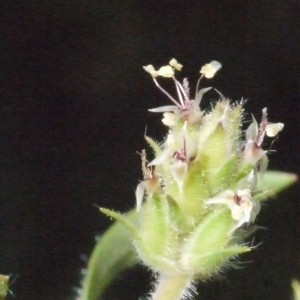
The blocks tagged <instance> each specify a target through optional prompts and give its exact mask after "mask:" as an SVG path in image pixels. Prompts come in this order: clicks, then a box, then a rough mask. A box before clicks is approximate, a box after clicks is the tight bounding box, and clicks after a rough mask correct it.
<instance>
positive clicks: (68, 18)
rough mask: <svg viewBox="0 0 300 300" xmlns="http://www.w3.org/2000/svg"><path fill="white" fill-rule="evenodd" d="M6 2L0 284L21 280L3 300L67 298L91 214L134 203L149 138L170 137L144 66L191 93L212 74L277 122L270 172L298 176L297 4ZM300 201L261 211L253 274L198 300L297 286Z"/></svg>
mask: <svg viewBox="0 0 300 300" xmlns="http://www.w3.org/2000/svg"><path fill="white" fill-rule="evenodd" d="M3 2H6V3H4V4H3ZM3 2H2V4H1V6H2V12H1V21H0V22H1V50H0V51H1V52H0V61H1V68H0V74H1V79H0V85H1V89H0V91H1V99H0V101H1V143H0V147H1V148H0V149H1V151H0V155H1V156H0V157H1V202H0V226H1V227H0V273H5V274H12V278H15V277H17V276H18V277H17V278H16V280H15V282H14V283H13V285H12V286H11V290H12V291H13V292H14V294H15V297H14V298H13V299H33V300H35V299H36V300H44V299H67V296H70V295H72V293H73V292H72V289H74V288H76V287H78V286H79V281H80V277H81V275H80V270H81V268H84V267H85V265H86V262H85V260H86V259H85V256H88V255H89V253H90V251H91V249H92V247H93V245H94V236H95V235H97V234H99V233H101V232H102V231H103V230H104V229H105V228H106V227H107V226H108V225H109V224H110V221H109V220H108V219H107V218H105V217H104V216H102V215H100V214H99V213H98V211H97V209H95V207H94V206H93V204H98V205H101V206H104V207H108V208H114V209H117V210H119V211H126V210H128V209H129V208H131V207H132V206H133V205H134V200H135V199H134V190H135V187H136V184H137V180H138V179H140V178H141V172H140V161H139V157H138V156H137V155H136V153H135V151H137V150H140V149H141V148H143V147H144V145H145V142H144V140H143V134H144V131H145V126H146V125H147V126H148V129H147V130H148V131H147V132H148V134H149V135H151V136H153V137H155V138H156V139H161V138H162V137H163V135H164V134H165V133H166V130H165V128H164V127H163V126H162V125H161V123H160V116H158V115H153V114H152V115H151V114H150V113H148V112H147V109H148V108H150V107H156V106H160V105H165V104H169V103H167V102H166V101H167V99H166V98H165V97H164V96H163V95H162V94H161V93H160V92H159V91H158V90H157V89H156V88H155V86H154V84H153V82H152V80H151V78H150V76H149V74H146V73H145V72H144V71H143V69H142V66H143V65H147V64H149V63H152V64H154V65H156V66H160V65H163V64H166V63H167V62H168V61H169V59H171V58H172V57H176V58H177V59H178V60H179V61H180V62H181V63H183V65H184V70H183V72H182V73H183V76H189V78H190V81H191V83H194V82H196V79H197V74H198V71H199V68H200V67H201V65H203V64H204V63H207V62H209V61H211V60H213V59H215V60H218V61H220V62H222V64H223V68H222V70H221V71H220V72H219V73H218V75H217V76H216V78H215V79H213V81H212V82H205V84H207V85H208V84H209V85H211V84H212V85H213V86H214V87H216V88H218V90H220V91H221V92H222V93H223V94H225V95H226V96H228V97H230V98H232V99H234V100H238V99H240V98H241V97H244V98H247V99H249V101H248V102H247V104H246V109H247V111H249V112H253V113H254V114H255V115H256V116H258V117H259V116H260V112H261V109H262V108H263V107H265V106H267V107H268V110H269V115H270V120H271V121H274V122H276V121H281V122H283V123H285V128H284V131H283V132H282V133H281V134H280V138H279V139H278V140H277V141H276V142H275V143H274V145H273V148H275V149H276V150H277V152H276V153H274V154H272V155H270V160H271V162H270V169H279V170H283V171H289V172H295V173H299V168H300V167H299V165H300V164H299V151H300V147H299V146H300V142H299V134H300V125H299V123H300V112H299V111H300V35H299V23H300V22H299V19H300V2H298V1H297V0H294V1H291V0H289V1H279V0H269V1H267V0H266V1H264V0H261V1H229V0H228V1H226V0H219V1H204V0H203V1H192V0H190V1H189V0H185V1H184V0H182V1H179V0H177V1H176V0H156V1H154V0H153V1H134V0H128V1H121V0H111V1H101V0H98V1H89V0H74V1H67V0H62V1H32V2H31V1H20V2H17V1H3ZM192 87H193V86H192ZM208 96H209V97H211V98H215V97H216V95H215V94H213V93H212V94H208ZM205 101H206V102H205ZM205 103H206V104H207V105H208V100H207V98H206V100H204V101H203V105H205ZM299 203H300V202H299V186H294V187H293V188H291V189H290V190H289V191H288V192H286V193H283V194H281V195H280V196H279V197H278V198H277V199H275V200H273V201H270V202H268V204H267V205H266V206H264V208H263V210H262V212H261V214H260V215H259V217H258V223H259V224H260V225H262V226H266V227H267V228H268V229H267V230H264V231H260V232H258V233H257V234H256V238H255V243H257V244H258V243H260V242H261V241H263V243H262V244H261V245H260V246H259V247H258V249H257V250H255V251H253V252H252V253H250V254H249V255H247V256H245V257H244V258H243V260H244V261H247V262H249V264H248V263H247V266H246V267H245V268H244V269H242V270H239V271H234V272H231V271H229V272H228V273H227V276H226V279H221V280H217V281H208V282H206V283H202V284H201V285H200V286H199V299H210V300H213V299H232V300H234V299H260V300H264V299H269V300H271V299H279V300H280V299H290V297H291V291H290V280H291V278H292V277H293V276H298V278H300V237H299V232H300V229H299V226H300V211H299V209H300V204H299ZM149 278H150V275H149V273H148V272H147V271H146V270H144V269H143V268H142V267H140V268H138V269H135V270H132V271H130V272H128V273H126V274H125V275H123V276H120V278H119V279H118V281H117V283H116V284H115V285H114V287H113V288H112V289H111V290H110V292H109V297H108V298H107V299H137V298H138V297H139V296H141V295H143V293H144V292H146V291H147V290H148V289H149ZM73 294H74V293H73Z"/></svg>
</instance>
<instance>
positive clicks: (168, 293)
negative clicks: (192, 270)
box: [151, 274, 192, 300]
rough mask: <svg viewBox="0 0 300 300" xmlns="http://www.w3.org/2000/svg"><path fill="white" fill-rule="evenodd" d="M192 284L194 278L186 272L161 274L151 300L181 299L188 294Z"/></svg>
mask: <svg viewBox="0 0 300 300" xmlns="http://www.w3.org/2000/svg"><path fill="white" fill-rule="evenodd" d="M191 286H192V278H191V277H190V276H187V275H184V274H180V275H161V277H160V278H159V279H158V282H157V284H156V287H155V291H154V293H153V294H152V298H151V300H180V299H182V298H183V297H184V296H185V295H187V292H188V289H189V288H190V287H191Z"/></svg>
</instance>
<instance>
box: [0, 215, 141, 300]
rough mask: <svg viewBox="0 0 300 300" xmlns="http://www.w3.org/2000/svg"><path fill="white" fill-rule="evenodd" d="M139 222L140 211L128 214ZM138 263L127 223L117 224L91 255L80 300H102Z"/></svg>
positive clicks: (128, 217)
mask: <svg viewBox="0 0 300 300" xmlns="http://www.w3.org/2000/svg"><path fill="white" fill-rule="evenodd" d="M136 219H137V213H136V210H131V211H129V212H128V213H127V214H126V220H127V222H132V223H134V222H135V221H136ZM136 262H137V257H136V252H135V249H134V247H133V245H132V241H131V239H130V236H129V233H128V231H127V230H126V229H125V228H124V226H123V224H121V223H120V222H115V223H114V224H113V225H112V226H111V227H110V228H109V229H108V230H107V231H106V232H105V233H104V234H103V235H102V237H101V238H100V240H99V241H98V243H97V244H96V246H95V248H94V250H93V252H92V254H91V257H90V259H89V263H88V268H87V273H86V276H85V277H84V279H83V286H82V291H81V293H80V296H79V297H78V300H99V299H100V298H101V296H102V294H103V292H104V291H105V289H106V288H107V287H108V285H109V284H110V283H111V282H112V281H113V280H114V279H115V277H116V276H117V275H118V274H119V273H121V272H122V271H124V270H125V269H127V268H130V267H132V266H133V265H134V264H136ZM0 300H1V298H0Z"/></svg>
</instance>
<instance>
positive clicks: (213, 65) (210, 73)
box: [200, 60, 222, 78]
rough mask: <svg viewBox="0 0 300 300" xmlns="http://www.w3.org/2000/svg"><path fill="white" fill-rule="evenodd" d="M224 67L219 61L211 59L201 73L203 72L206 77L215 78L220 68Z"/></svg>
mask: <svg viewBox="0 0 300 300" xmlns="http://www.w3.org/2000/svg"><path fill="white" fill-rule="evenodd" d="M221 68H222V65H221V64H220V63H219V62H218V61H215V60H213V61H211V62H210V63H209V64H205V65H204V66H203V67H202V68H201V70H200V73H201V74H203V75H204V76H205V77H206V78H213V77H214V76H215V74H216V72H217V71H218V70H220V69H221Z"/></svg>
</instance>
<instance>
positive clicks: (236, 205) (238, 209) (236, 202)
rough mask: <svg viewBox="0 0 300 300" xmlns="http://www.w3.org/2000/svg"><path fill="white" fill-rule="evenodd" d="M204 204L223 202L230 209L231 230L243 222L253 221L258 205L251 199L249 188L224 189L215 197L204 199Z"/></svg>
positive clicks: (258, 208) (257, 211)
mask: <svg viewBox="0 0 300 300" xmlns="http://www.w3.org/2000/svg"><path fill="white" fill-rule="evenodd" d="M206 204H225V205H227V207H228V208H229V209H230V210H231V217H232V219H233V220H234V221H235V222H234V225H233V227H232V229H231V232H232V231H234V230H235V229H237V228H239V227H240V226H242V225H243V224H245V223H249V222H254V220H255V217H256V216H257V214H258V213H259V210H260V205H259V203H258V202H256V201H255V200H253V199H252V197H251V192H250V190H249V189H243V190H237V191H236V192H234V191H232V190H226V191H224V192H222V193H220V194H219V195H217V196H216V197H214V198H212V199H209V200H207V201H206Z"/></svg>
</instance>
